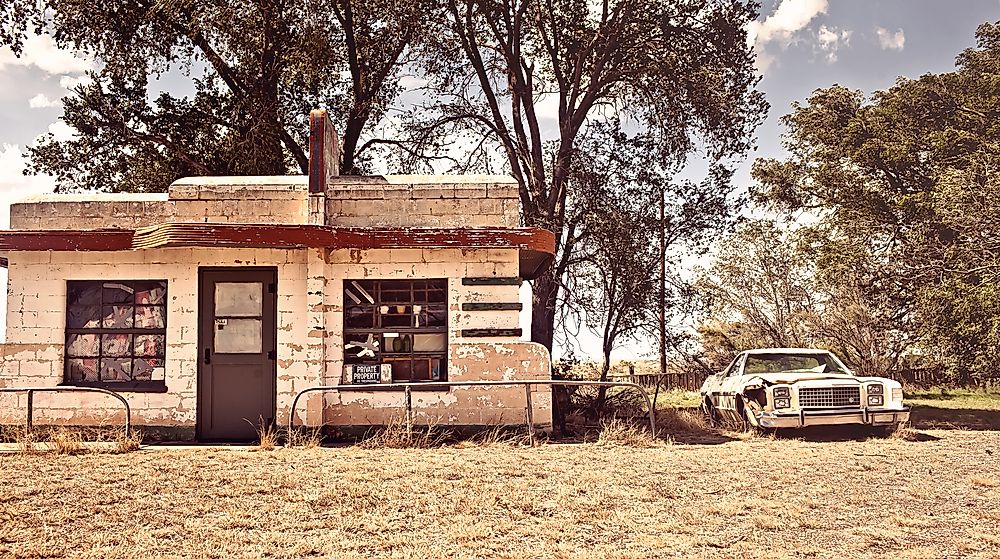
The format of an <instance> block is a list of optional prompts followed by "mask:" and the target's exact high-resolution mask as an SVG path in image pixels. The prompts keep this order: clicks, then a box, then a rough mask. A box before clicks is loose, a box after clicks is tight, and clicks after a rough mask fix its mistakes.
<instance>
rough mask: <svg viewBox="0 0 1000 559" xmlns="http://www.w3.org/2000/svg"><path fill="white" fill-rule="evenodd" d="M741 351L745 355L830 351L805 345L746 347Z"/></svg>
mask: <svg viewBox="0 0 1000 559" xmlns="http://www.w3.org/2000/svg"><path fill="white" fill-rule="evenodd" d="M743 353H746V354H747V355H757V354H761V353H797V354H802V353H814V354H820V353H830V351H829V350H826V349H815V348H807V347H767V348H760V349H748V350H746V351H744V352H743Z"/></svg>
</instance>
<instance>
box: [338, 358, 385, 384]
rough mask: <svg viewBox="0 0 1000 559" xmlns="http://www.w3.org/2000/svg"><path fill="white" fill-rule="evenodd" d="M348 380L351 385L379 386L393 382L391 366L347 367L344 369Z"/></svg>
mask: <svg viewBox="0 0 1000 559" xmlns="http://www.w3.org/2000/svg"><path fill="white" fill-rule="evenodd" d="M344 369H345V371H344V372H345V373H346V374H345V375H344V376H345V377H346V380H347V381H348V382H349V383H350V384H379V383H386V382H392V365H391V364H388V363H386V364H382V365H378V364H372V365H347V366H346V367H344Z"/></svg>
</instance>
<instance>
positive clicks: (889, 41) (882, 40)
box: [875, 27, 906, 50]
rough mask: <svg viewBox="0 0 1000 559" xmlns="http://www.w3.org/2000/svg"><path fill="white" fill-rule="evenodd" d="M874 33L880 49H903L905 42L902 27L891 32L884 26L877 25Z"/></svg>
mask: <svg viewBox="0 0 1000 559" xmlns="http://www.w3.org/2000/svg"><path fill="white" fill-rule="evenodd" d="M875 34H876V35H878V44H879V46H880V47H882V50H903V46H904V45H905V44H906V35H905V34H904V33H903V30H902V29H899V30H897V31H896V32H895V33H893V32H892V31H889V30H888V29H886V28H884V27H878V28H876V29H875Z"/></svg>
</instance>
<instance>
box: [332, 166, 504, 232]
mask: <svg viewBox="0 0 1000 559" xmlns="http://www.w3.org/2000/svg"><path fill="white" fill-rule="evenodd" d="M519 211H520V201H519V198H518V189H517V183H516V182H514V181H513V179H511V178H509V177H496V176H461V177H454V176H452V177H448V176H422V175H421V176H413V175H387V176H378V177H350V176H344V177H336V178H335V179H333V180H332V182H331V183H330V184H329V185H328V186H327V191H326V222H327V224H328V225H335V226H342V227H372V226H377V227H518V225H519V223H520V216H519Z"/></svg>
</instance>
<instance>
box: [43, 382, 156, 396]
mask: <svg viewBox="0 0 1000 559" xmlns="http://www.w3.org/2000/svg"><path fill="white" fill-rule="evenodd" d="M59 386H67V387H71V386H80V387H85V388H101V389H104V390H110V391H111V392H147V393H159V394H163V393H165V392H167V383H166V382H165V381H162V380H160V381H155V380H154V381H149V382H63V383H61V384H60V385H59Z"/></svg>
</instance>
